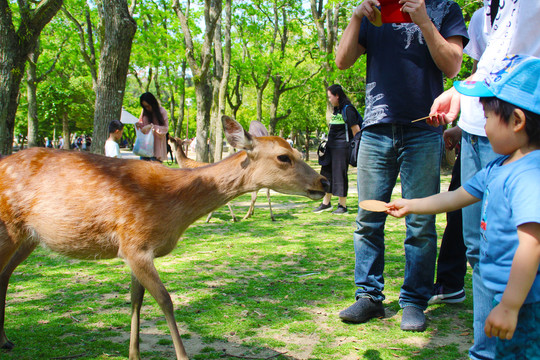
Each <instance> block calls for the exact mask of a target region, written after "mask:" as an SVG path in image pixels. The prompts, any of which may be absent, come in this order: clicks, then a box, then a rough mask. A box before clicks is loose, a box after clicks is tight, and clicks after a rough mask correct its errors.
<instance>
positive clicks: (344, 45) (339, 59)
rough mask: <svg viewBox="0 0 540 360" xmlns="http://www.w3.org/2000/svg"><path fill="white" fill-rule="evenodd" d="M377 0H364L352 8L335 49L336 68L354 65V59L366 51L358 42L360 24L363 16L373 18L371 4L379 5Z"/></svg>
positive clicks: (346, 67)
mask: <svg viewBox="0 0 540 360" xmlns="http://www.w3.org/2000/svg"><path fill="white" fill-rule="evenodd" d="M379 5H380V4H379V2H378V1H377V0H365V1H363V2H362V3H361V4H360V5H358V6H357V7H356V9H354V12H353V15H352V17H351V20H350V21H349V24H348V25H347V28H346V29H345V31H344V32H343V35H342V36H341V40H340V41H339V45H338V49H337V51H336V65H337V67H338V69H340V70H345V69H348V68H350V67H351V66H353V65H354V63H355V62H356V60H357V59H358V58H359V57H360V56H361V55H362V54H364V53H365V52H366V49H365V48H364V47H363V46H362V45H360V44H359V43H358V34H359V33H360V24H362V19H363V18H364V16H366V17H367V18H368V20H375V12H374V11H373V6H379Z"/></svg>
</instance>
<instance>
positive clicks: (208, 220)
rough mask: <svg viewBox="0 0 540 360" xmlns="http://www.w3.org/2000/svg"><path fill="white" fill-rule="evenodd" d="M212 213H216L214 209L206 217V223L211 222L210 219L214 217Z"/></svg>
mask: <svg viewBox="0 0 540 360" xmlns="http://www.w3.org/2000/svg"><path fill="white" fill-rule="evenodd" d="M212 215H214V212H213V211H212V212H211V213H210V214H208V216H207V217H206V223H209V222H210V219H211V218H212Z"/></svg>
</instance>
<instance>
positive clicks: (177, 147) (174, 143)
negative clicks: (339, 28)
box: [168, 120, 276, 222]
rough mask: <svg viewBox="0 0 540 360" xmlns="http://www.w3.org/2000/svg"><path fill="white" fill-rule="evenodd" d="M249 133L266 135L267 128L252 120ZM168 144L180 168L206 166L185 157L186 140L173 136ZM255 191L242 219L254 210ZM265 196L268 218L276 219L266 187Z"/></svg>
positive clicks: (209, 215)
mask: <svg viewBox="0 0 540 360" xmlns="http://www.w3.org/2000/svg"><path fill="white" fill-rule="evenodd" d="M249 134H250V135H252V136H255V137H262V136H268V130H266V127H265V126H264V125H263V123H261V122H260V121H256V120H254V121H252V122H251V123H250V124H249ZM168 142H169V144H170V146H171V148H172V149H173V151H174V152H175V154H176V159H177V161H178V165H180V167H181V168H188V169H194V168H197V167H201V166H206V165H208V163H204V162H199V161H195V160H192V159H190V158H188V157H187V155H186V153H185V152H184V149H183V147H182V146H183V145H184V144H186V143H187V142H185V141H183V140H181V139H178V138H175V139H171V138H169V141H168ZM257 193H258V191H254V192H252V193H251V203H250V204H249V208H248V211H247V213H246V215H245V216H244V218H243V219H244V220H246V219H249V218H250V217H251V216H252V215H253V213H254V212H255V202H256V201H257ZM266 197H267V198H268V208H269V210H270V218H271V219H272V221H276V218H275V217H274V213H273V212H272V201H271V200H270V189H268V188H267V189H266ZM227 206H228V207H229V212H230V213H231V217H232V220H233V221H234V222H236V221H237V219H236V216H235V215H234V211H233V209H232V207H231V205H230V204H229V203H227ZM212 214H213V213H212V212H211V213H209V214H208V217H207V218H206V222H209V221H210V219H211V218H212Z"/></svg>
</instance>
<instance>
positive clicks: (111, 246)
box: [0, 116, 329, 360]
mask: <svg viewBox="0 0 540 360" xmlns="http://www.w3.org/2000/svg"><path fill="white" fill-rule="evenodd" d="M222 122H223V126H224V131H225V135H226V137H227V140H228V141H229V143H230V144H231V145H232V146H233V147H235V148H237V149H243V150H244V151H240V152H238V153H236V154H233V155H231V156H229V157H228V158H226V159H224V160H223V161H220V162H217V163H215V164H212V165H208V166H204V167H201V168H197V169H174V170H173V169H170V168H167V167H165V166H163V165H161V164H158V163H151V162H146V161H140V160H127V159H115V158H107V157H103V156H100V155H95V154H85V153H81V152H75V151H65V150H50V149H44V148H32V149H28V150H23V151H20V152H18V153H16V154H14V155H11V156H8V157H6V158H4V159H2V160H1V161H0V347H2V348H7V349H9V348H13V346H14V345H13V343H11V342H10V341H9V340H8V338H7V337H6V334H5V331H4V317H5V300H6V292H7V288H8V283H9V278H10V276H11V274H12V273H13V271H14V270H15V268H16V267H17V266H18V265H19V264H20V263H21V262H22V261H24V260H25V259H26V258H27V257H28V256H29V255H30V253H31V252H32V250H34V249H35V247H36V246H37V245H38V244H39V243H42V244H44V245H46V246H47V247H49V248H50V249H51V250H53V251H56V252H59V253H61V254H64V255H67V256H71V257H75V258H81V259H106V258H114V257H120V258H122V259H124V261H125V262H126V263H127V265H128V266H129V267H130V269H131V274H132V275H131V308H132V316H131V337H130V345H129V359H130V360H134V359H140V353H139V327H140V326H139V325H140V310H141V305H142V300H143V296H144V292H145V290H148V292H149V293H150V294H151V295H152V296H153V297H154V298H155V299H156V301H157V303H158V305H159V306H160V308H161V310H162V311H163V313H164V315H165V318H166V320H167V325H168V327H169V331H170V333H171V336H172V340H173V344H174V348H175V352H176V358H177V359H179V360H186V359H188V357H187V354H186V351H185V349H184V346H183V344H182V340H181V339H180V335H179V333H178V328H177V325H176V320H175V318H174V313H173V304H172V301H171V297H170V295H169V293H168V292H167V290H166V289H165V286H164V285H163V283H162V282H161V280H160V278H159V275H158V273H157V271H156V268H155V267H154V258H156V257H161V256H164V255H167V254H168V253H170V252H171V251H172V250H173V249H174V247H175V246H176V243H177V242H178V239H179V238H180V236H181V235H182V233H183V232H184V231H185V230H186V228H187V227H188V226H189V225H190V224H192V223H193V222H194V221H195V220H197V219H198V218H199V217H201V216H203V215H204V214H207V213H208V212H210V211H213V210H214V209H216V208H218V207H220V206H223V205H224V204H226V203H227V202H228V201H230V200H232V199H233V198H235V197H237V196H239V195H241V194H244V193H247V192H251V191H255V190H257V189H260V188H263V187H267V188H271V189H274V190H276V191H279V192H282V193H287V194H295V195H303V196H307V197H309V198H311V199H320V198H322V197H323V196H324V194H325V192H326V191H327V190H328V185H329V184H328V181H327V180H326V179H325V178H324V177H322V176H320V175H319V174H318V173H317V172H315V170H313V169H312V168H310V167H309V166H308V165H307V164H306V163H305V162H304V161H303V160H302V159H301V156H300V153H298V152H297V151H295V150H293V149H292V148H291V147H290V146H289V144H287V142H286V141H285V140H283V139H281V138H279V137H262V138H253V137H251V136H250V135H249V134H248V133H247V132H246V131H245V130H244V129H242V126H241V125H240V124H238V123H237V122H236V121H234V120H233V119H231V118H229V117H226V116H224V117H223V119H222ZM51 204H56V205H57V206H54V207H52V206H50V205H51ZM59 209H60V210H59Z"/></svg>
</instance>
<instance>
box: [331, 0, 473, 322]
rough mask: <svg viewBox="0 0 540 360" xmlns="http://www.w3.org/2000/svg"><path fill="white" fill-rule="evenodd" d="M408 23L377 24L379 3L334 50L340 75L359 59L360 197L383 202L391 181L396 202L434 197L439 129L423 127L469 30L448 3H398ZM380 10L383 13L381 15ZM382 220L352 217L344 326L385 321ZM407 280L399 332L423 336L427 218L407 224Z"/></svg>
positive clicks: (431, 229) (363, 8) (429, 268)
mask: <svg viewBox="0 0 540 360" xmlns="http://www.w3.org/2000/svg"><path fill="white" fill-rule="evenodd" d="M399 3H400V4H401V11H402V12H403V13H407V14H408V15H410V18H411V20H412V23H400V24H383V25H382V26H381V27H376V26H374V25H373V24H371V23H370V21H375V14H376V11H375V10H374V7H375V6H380V3H379V1H378V0H365V1H363V2H362V3H361V4H360V5H359V6H358V7H357V8H356V9H355V10H354V14H353V16H352V18H351V20H350V22H349V25H348V26H347V28H346V29H345V32H344V33H343V36H342V38H341V42H340V44H339V47H338V50H337V53H336V64H337V66H338V67H339V68H340V69H346V68H348V67H350V66H352V65H353V64H354V62H355V61H356V60H357V59H358V58H359V57H360V56H361V55H363V54H364V53H365V54H367V70H366V72H367V81H366V112H365V116H364V123H363V135H362V142H361V145H360V151H359V155H358V198H359V200H360V201H361V200H366V199H376V200H382V201H385V202H388V201H389V200H390V196H391V194H392V189H393V187H394V185H395V182H396V178H397V176H398V174H400V175H401V186H402V194H403V197H404V198H416V197H425V196H429V195H432V194H435V193H437V192H439V183H440V177H439V174H440V170H439V169H440V159H441V150H442V139H441V133H442V129H441V128H440V127H439V128H434V127H430V126H429V125H427V124H426V123H425V122H415V123H411V121H412V120H414V119H418V118H421V117H424V116H426V115H427V114H429V110H430V107H431V102H432V99H435V98H436V97H437V96H438V95H439V94H440V93H442V91H443V81H442V80H443V74H444V75H446V76H447V77H454V76H456V75H457V73H458V72H459V70H460V67H461V60H462V56H463V46H464V43H466V42H467V39H468V38H467V29H466V27H465V23H464V21H463V16H462V14H461V9H460V8H459V6H458V5H457V4H456V3H454V2H452V1H447V0H425V1H424V0H400V1H399ZM383 12H384V9H383ZM385 220H386V214H385V213H374V212H368V211H365V210H362V209H359V210H358V216H357V218H356V222H357V230H356V231H355V233H354V247H355V254H356V266H355V283H356V286H357V287H358V289H357V290H356V294H355V295H356V302H355V303H354V304H353V305H351V306H350V307H349V308H347V309H345V310H343V311H342V312H340V314H339V316H340V318H341V319H342V320H344V321H348V322H354V323H359V322H364V321H367V320H369V319H371V318H373V317H382V316H384V307H383V305H382V301H383V300H384V298H385V297H384V295H383V289H384V278H383V270H384V224H385ZM406 226H407V233H406V238H405V257H406V264H405V279H404V282H403V286H402V287H401V293H400V297H399V304H400V306H401V307H402V308H403V316H402V321H401V329H402V330H405V331H424V330H425V329H426V320H425V316H424V310H425V309H426V307H427V302H428V300H429V298H430V297H431V292H432V285H433V276H434V270H435V258H436V253H437V234H436V232H435V217H434V216H430V215H411V216H409V217H407V219H406Z"/></svg>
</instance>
